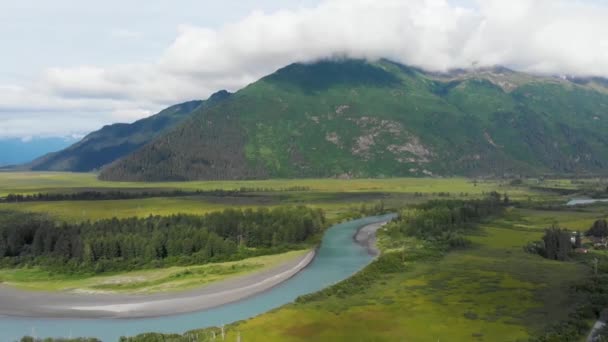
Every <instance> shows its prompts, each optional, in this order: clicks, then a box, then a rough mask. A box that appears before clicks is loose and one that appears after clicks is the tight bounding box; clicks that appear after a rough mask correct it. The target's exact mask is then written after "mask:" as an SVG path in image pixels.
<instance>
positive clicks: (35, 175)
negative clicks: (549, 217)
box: [0, 172, 556, 221]
mask: <svg viewBox="0 0 608 342" xmlns="http://www.w3.org/2000/svg"><path fill="white" fill-rule="evenodd" d="M294 187H300V188H303V189H306V190H305V191H281V190H285V189H293V188H294ZM241 188H249V189H264V190H265V191H258V192H254V193H248V194H247V196H229V197H213V196H202V195H200V196H185V197H168V198H163V197H155V198H143V199H126V200H102V201H40V202H21V203H0V210H2V209H7V210H17V211H25V212H38V213H48V214H50V215H51V216H53V217H54V218H56V219H59V220H67V221H83V220H97V219H103V218H111V217H119V218H124V217H132V216H139V217H142V216H148V215H171V214H175V213H188V214H205V213H208V212H211V211H217V210H222V209H225V208H228V207H231V208H235V207H237V208H255V207H260V206H267V207H272V206H277V205H286V204H287V205H289V204H293V205H299V204H302V205H309V206H312V207H316V208H322V209H324V210H325V211H326V214H327V216H328V217H329V218H330V219H333V218H336V219H340V218H341V217H344V216H345V215H346V216H347V214H348V212H351V211H352V209H353V208H354V207H360V206H361V205H362V204H366V205H370V204H372V205H373V204H374V203H377V202H379V201H381V200H382V201H384V202H385V203H386V205H387V206H392V207H401V206H403V205H405V204H411V203H418V202H422V201H427V200H429V199H432V198H445V197H446V194H449V195H450V197H462V196H465V195H466V196H467V197H469V196H480V195H481V194H483V193H487V192H490V191H498V192H501V193H508V194H509V196H510V197H511V198H512V199H518V200H528V199H529V198H533V199H534V200H546V199H552V198H555V197H556V195H555V194H549V193H543V192H538V191H532V190H530V189H529V188H527V187H525V186H510V185H508V182H506V181H505V182H501V181H478V182H474V181H471V180H469V179H465V178H391V179H352V180H340V179H292V180H263V181H213V182H182V183H179V182H166V183H132V182H102V181H99V180H97V178H96V175H95V174H92V173H54V172H22V173H12V172H4V173H3V172H0V197H1V196H6V195H7V194H9V193H13V194H32V193H73V192H78V191H85V190H87V191H88V190H96V191H103V190H120V189H123V190H129V191H137V190H142V191H143V190H159V189H160V190H162V189H164V190H173V189H180V190H190V191H192V190H217V189H222V190H238V189H241ZM531 195H533V196H531Z"/></svg>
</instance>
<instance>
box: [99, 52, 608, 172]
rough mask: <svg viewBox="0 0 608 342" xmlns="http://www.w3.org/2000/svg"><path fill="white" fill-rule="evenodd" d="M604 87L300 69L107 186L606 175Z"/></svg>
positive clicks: (169, 137)
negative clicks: (260, 180)
mask: <svg viewBox="0 0 608 342" xmlns="http://www.w3.org/2000/svg"><path fill="white" fill-rule="evenodd" d="M605 89H606V88H604V87H603V86H602V83H598V82H593V86H589V85H587V84H585V83H584V82H573V81H571V80H568V79H566V78H552V77H537V76H533V75H528V74H523V73H518V72H514V71H511V70H509V69H506V68H489V69H481V70H474V71H470V70H469V71H467V70H459V71H454V72H451V73H449V74H436V73H427V72H424V71H422V70H417V69H414V68H409V67H406V66H403V65H399V64H396V63H392V62H389V61H380V62H375V63H368V62H365V61H358V60H343V61H322V62H317V63H314V64H293V65H290V66H287V67H285V68H283V69H280V70H278V71H277V72H275V73H273V74H271V75H269V76H267V77H265V78H262V79H261V80H259V81H257V82H255V83H253V84H251V85H249V86H247V87H245V88H244V89H242V90H240V91H239V92H237V93H235V94H234V95H233V96H231V98H230V99H228V100H227V101H223V102H222V103H220V104H218V105H217V106H213V107H211V108H199V109H197V110H196V111H195V113H193V114H192V117H190V118H188V119H187V120H186V121H184V122H183V123H182V124H179V125H178V126H176V127H175V128H173V129H171V130H170V131H168V132H166V133H164V134H162V135H161V136H159V137H158V138H157V139H155V140H154V141H153V142H151V143H150V144H148V145H146V146H145V147H143V148H141V149H140V150H138V151H136V152H135V153H133V154H131V155H129V156H126V157H125V158H122V159H120V160H118V161H116V162H114V163H113V164H111V165H109V166H108V167H106V168H104V169H103V171H102V172H101V174H100V178H101V179H105V180H136V181H152V180H156V181H159V180H195V179H250V178H278V177H283V178H292V177H392V176H424V175H445V176H449V175H503V174H538V173H585V172H594V173H595V172H603V171H606V168H607V167H608V134H607V132H608V93H607V92H605Z"/></svg>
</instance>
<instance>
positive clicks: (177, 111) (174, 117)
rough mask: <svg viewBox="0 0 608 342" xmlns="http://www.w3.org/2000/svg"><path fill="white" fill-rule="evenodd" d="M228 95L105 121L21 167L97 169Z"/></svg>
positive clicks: (68, 169) (36, 169)
mask: <svg viewBox="0 0 608 342" xmlns="http://www.w3.org/2000/svg"><path fill="white" fill-rule="evenodd" d="M229 96H230V93H228V92H227V91H225V90H221V91H218V92H217V93H215V94H213V95H211V97H209V99H208V100H206V101H202V100H192V101H187V102H183V103H180V104H176V105H172V106H170V107H168V108H166V109H164V110H162V111H160V112H159V113H157V114H154V115H152V116H149V117H146V118H143V119H140V120H137V121H135V122H133V123H115V124H111V125H105V126H103V127H102V128H101V129H99V130H97V131H94V132H91V133H89V134H87V135H86V136H85V137H84V138H82V139H81V140H80V141H78V142H76V143H74V144H73V145H71V146H69V147H67V148H65V149H63V150H61V151H58V152H53V153H49V154H46V155H44V156H42V157H40V158H37V159H35V160H34V161H32V162H30V163H28V164H26V165H24V166H22V168H26V169H30V170H33V171H71V172H90V171H97V170H99V169H101V168H102V167H103V166H104V165H107V164H109V163H111V162H113V161H115V160H116V159H119V158H121V157H123V156H125V155H128V154H130V153H132V152H134V151H136V150H137V149H138V148H140V147H142V146H144V145H145V144H147V143H148V142H150V141H152V140H153V139H154V138H156V137H157V136H159V135H160V134H162V133H163V132H165V131H166V130H167V129H170V128H171V127H174V126H175V125H177V124H179V123H180V122H182V121H183V120H184V119H186V118H187V117H188V115H190V114H191V113H192V112H193V111H195V110H196V109H197V108H199V107H204V106H206V105H212V104H214V103H216V102H219V101H222V100H223V99H225V98H227V97H229Z"/></svg>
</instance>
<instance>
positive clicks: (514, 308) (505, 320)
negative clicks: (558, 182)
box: [199, 206, 608, 341]
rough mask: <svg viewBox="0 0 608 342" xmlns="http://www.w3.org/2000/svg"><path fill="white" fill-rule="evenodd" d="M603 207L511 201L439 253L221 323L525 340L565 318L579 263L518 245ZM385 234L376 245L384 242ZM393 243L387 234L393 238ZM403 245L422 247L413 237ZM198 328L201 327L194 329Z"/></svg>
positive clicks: (317, 337) (259, 332)
mask: <svg viewBox="0 0 608 342" xmlns="http://www.w3.org/2000/svg"><path fill="white" fill-rule="evenodd" d="M607 214H608V207H606V206H603V207H602V206H595V207H590V208H587V209H584V210H580V209H577V210H568V209H563V210H533V209H510V210H509V212H508V213H507V214H506V215H505V216H504V217H502V218H498V219H494V220H491V221H489V222H486V223H484V224H482V225H481V227H480V229H479V230H478V231H477V232H476V233H475V234H474V235H472V236H470V239H471V240H472V241H473V246H472V247H470V248H468V249H464V250H458V251H453V252H450V253H449V254H447V255H445V256H444V257H442V258H441V259H439V260H429V261H416V260H413V261H410V262H408V261H406V263H407V270H406V271H405V272H402V273H399V274H386V275H384V276H381V277H379V278H378V279H377V280H376V281H374V282H373V283H372V284H371V286H369V287H368V288H366V289H365V290H364V291H362V292H360V293H356V294H352V295H346V296H339V295H334V296H330V297H328V298H326V299H323V300H322V301H312V302H307V303H296V304H290V305H287V306H284V307H282V308H280V309H277V310H274V311H272V312H269V313H266V314H263V315H260V316H258V317H255V318H252V319H249V320H246V321H242V322H238V323H236V324H233V325H231V326H230V327H229V330H228V337H227V339H228V340H230V339H232V340H234V339H235V338H236V336H237V335H239V336H240V337H241V339H242V340H243V341H311V340H314V341H527V340H528V339H529V338H531V337H532V336H535V335H537V334H539V333H541V332H542V331H543V329H545V328H546V327H547V326H548V325H549V324H551V323H553V322H559V321H561V320H564V319H566V318H567V317H568V315H569V314H570V313H571V312H572V311H573V310H574V309H573V306H574V305H575V303H576V300H577V298H576V297H573V296H572V295H571V292H570V287H571V286H572V285H574V284H577V283H580V282H582V281H584V280H585V279H586V278H587V277H588V276H590V270H589V268H588V267H587V266H585V265H583V264H581V263H578V262H575V261H572V262H565V263H564V262H558V261H551V260H546V259H543V258H541V257H540V256H537V255H532V254H528V253H525V252H524V251H523V248H522V247H523V246H524V245H525V244H526V243H528V242H529V241H532V240H538V239H540V237H541V236H542V233H543V229H544V228H545V227H547V225H548V224H552V223H554V222H556V221H559V223H560V225H562V226H564V227H569V228H572V229H587V228H588V227H589V226H590V225H591V224H592V223H593V221H594V220H595V219H597V218H602V217H605V216H606V215H607ZM387 239H389V238H388V237H387V236H383V235H382V233H381V235H380V244H381V246H384V247H383V248H384V249H386V248H388V246H389V245H391V243H390V242H389V241H387ZM392 245H393V246H394V241H393V242H392ZM404 247H405V248H424V244H421V243H417V242H416V241H409V242H407V243H406V242H404ZM199 333H201V334H205V333H208V330H202V331H200V332H199Z"/></svg>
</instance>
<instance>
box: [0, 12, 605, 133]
mask: <svg viewBox="0 0 608 342" xmlns="http://www.w3.org/2000/svg"><path fill="white" fill-rule="evenodd" d="M607 17H608V4H606V2H604V1H597V0H594V1H591V0H588V1H583V0H510V1H503V0H315V1H313V0H299V1H296V0H287V1H270V0H262V1H242V0H241V1H237V0H224V1H205V0H198V1H196V0H174V1H168V0H148V1H142V0H129V1H125V0H122V1H117V0H106V1H103V2H101V1H95V2H93V1H76V0H54V1H40V0H19V1H13V0H0V41H2V44H3V49H2V50H3V52H2V63H0V138H3V137H25V136H66V135H71V134H82V133H86V132H89V131H92V130H95V129H98V128H99V127H100V126H102V125H104V124H108V123H113V122H131V121H133V120H136V119H138V118H142V117H146V116H148V115H151V114H154V113H156V112H158V111H159V110H161V109H162V108H164V107H166V106H168V105H170V104H173V103H176V102H179V101H185V100H190V99H195V98H196V99H198V98H206V97H207V96H208V95H210V94H211V93H213V92H215V91H217V90H219V89H228V90H231V91H235V90H238V89H239V88H240V87H242V86H244V85H246V84H247V83H250V82H253V81H255V80H256V79H258V78H259V77H261V76H263V75H265V74H267V73H270V72H272V71H274V70H276V69H277V68H279V67H281V66H284V65H286V64H289V63H292V62H308V61H314V60H316V59H319V58H327V57H331V56H334V55H347V56H350V57H355V58H368V59H375V58H382V57H386V58H391V59H394V60H397V61H399V62H402V63H405V64H411V65H415V66H419V67H423V68H426V69H431V70H447V69H450V68H456V67H468V66H470V65H471V64H472V63H473V62H476V63H479V64H480V65H497V64H501V65H506V66H510V67H513V68H515V69H518V70H522V71H528V72H535V73H542V74H576V75H583V76H585V75H598V76H608V25H607V24H606V23H605V22H606V20H605V18H607Z"/></svg>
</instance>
